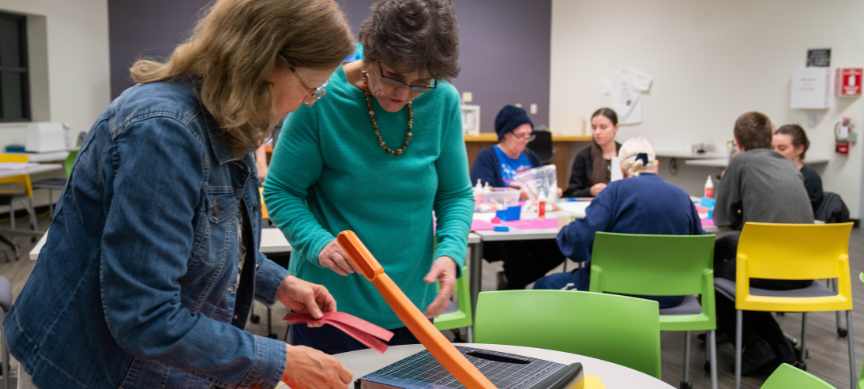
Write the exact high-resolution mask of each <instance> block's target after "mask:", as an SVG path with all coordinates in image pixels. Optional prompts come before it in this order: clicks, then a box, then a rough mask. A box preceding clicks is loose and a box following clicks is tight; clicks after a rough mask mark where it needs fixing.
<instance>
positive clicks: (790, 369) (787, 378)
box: [760, 363, 834, 389]
mask: <svg viewBox="0 0 864 389" xmlns="http://www.w3.org/2000/svg"><path fill="white" fill-rule="evenodd" d="M760 388H761V389H787V388H807V389H834V386H832V385H831V384H829V383H827V382H825V381H823V380H822V379H821V378H819V377H816V376H815V375H813V374H810V373H808V372H806V371H804V370H801V369H799V368H797V367H795V366H792V365H790V364H788V363H784V364H781V365H780V366H778V367H777V369H775V370H774V372H773V373H771V375H770V376H768V379H766V380H765V382H763V383H762V386H761V387H760Z"/></svg>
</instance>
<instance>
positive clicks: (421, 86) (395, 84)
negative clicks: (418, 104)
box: [378, 62, 438, 94]
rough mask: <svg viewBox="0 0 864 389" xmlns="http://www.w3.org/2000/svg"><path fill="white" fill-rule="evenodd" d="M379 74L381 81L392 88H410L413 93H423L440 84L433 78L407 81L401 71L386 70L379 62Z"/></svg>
mask: <svg viewBox="0 0 864 389" xmlns="http://www.w3.org/2000/svg"><path fill="white" fill-rule="evenodd" d="M378 74H379V75H380V76H381V82H382V83H383V84H385V85H387V86H389V87H391V88H408V89H409V90H411V93H414V94H421V93H425V92H428V91H430V90H432V89H435V87H436V86H438V80H436V79H434V78H432V79H428V80H417V81H414V82H411V83H408V82H405V77H404V76H403V75H401V74H399V73H396V72H392V71H389V70H388V71H385V69H384V67H383V66H382V65H381V63H380V62H378Z"/></svg>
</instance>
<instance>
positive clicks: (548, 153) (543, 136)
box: [528, 130, 555, 165]
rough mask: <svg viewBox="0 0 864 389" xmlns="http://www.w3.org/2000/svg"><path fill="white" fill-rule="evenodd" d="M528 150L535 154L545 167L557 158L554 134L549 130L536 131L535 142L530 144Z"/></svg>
mask: <svg viewBox="0 0 864 389" xmlns="http://www.w3.org/2000/svg"><path fill="white" fill-rule="evenodd" d="M528 149H529V150H531V151H533V152H534V154H535V155H536V156H537V159H539V160H540V164H542V165H545V164H548V163H550V162H552V159H553V158H554V157H555V148H554V145H553V143H552V133H551V132H549V131H548V130H536V131H534V140H532V141H531V142H529V143H528Z"/></svg>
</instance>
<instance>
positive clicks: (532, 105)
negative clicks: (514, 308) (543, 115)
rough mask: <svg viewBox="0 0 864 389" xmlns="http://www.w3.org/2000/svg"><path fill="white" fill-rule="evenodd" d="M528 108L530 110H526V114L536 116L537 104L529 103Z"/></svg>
mask: <svg viewBox="0 0 864 389" xmlns="http://www.w3.org/2000/svg"><path fill="white" fill-rule="evenodd" d="M529 107H530V108H528V113H530V114H532V115H536V114H537V104H535V103H531V105H529Z"/></svg>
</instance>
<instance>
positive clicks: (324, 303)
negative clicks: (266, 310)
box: [276, 276, 336, 319]
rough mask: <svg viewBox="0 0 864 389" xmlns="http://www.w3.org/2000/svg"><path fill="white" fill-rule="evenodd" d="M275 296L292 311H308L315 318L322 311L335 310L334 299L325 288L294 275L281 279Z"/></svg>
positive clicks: (319, 315)
mask: <svg viewBox="0 0 864 389" xmlns="http://www.w3.org/2000/svg"><path fill="white" fill-rule="evenodd" d="M276 298H277V299H278V300H279V301H281V302H282V304H284V305H285V306H286V307H288V308H290V309H291V310H292V311H294V312H301V313H308V314H309V315H311V316H312V317H313V318H315V319H320V318H321V317H322V316H324V312H333V311H336V300H335V299H333V296H332V295H330V292H329V291H327V288H325V287H324V286H323V285H318V284H313V283H311V282H306V281H303V280H301V279H299V278H297V277H294V276H288V277H285V279H283V280H282V283H281V284H280V285H279V289H277V290H276Z"/></svg>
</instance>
